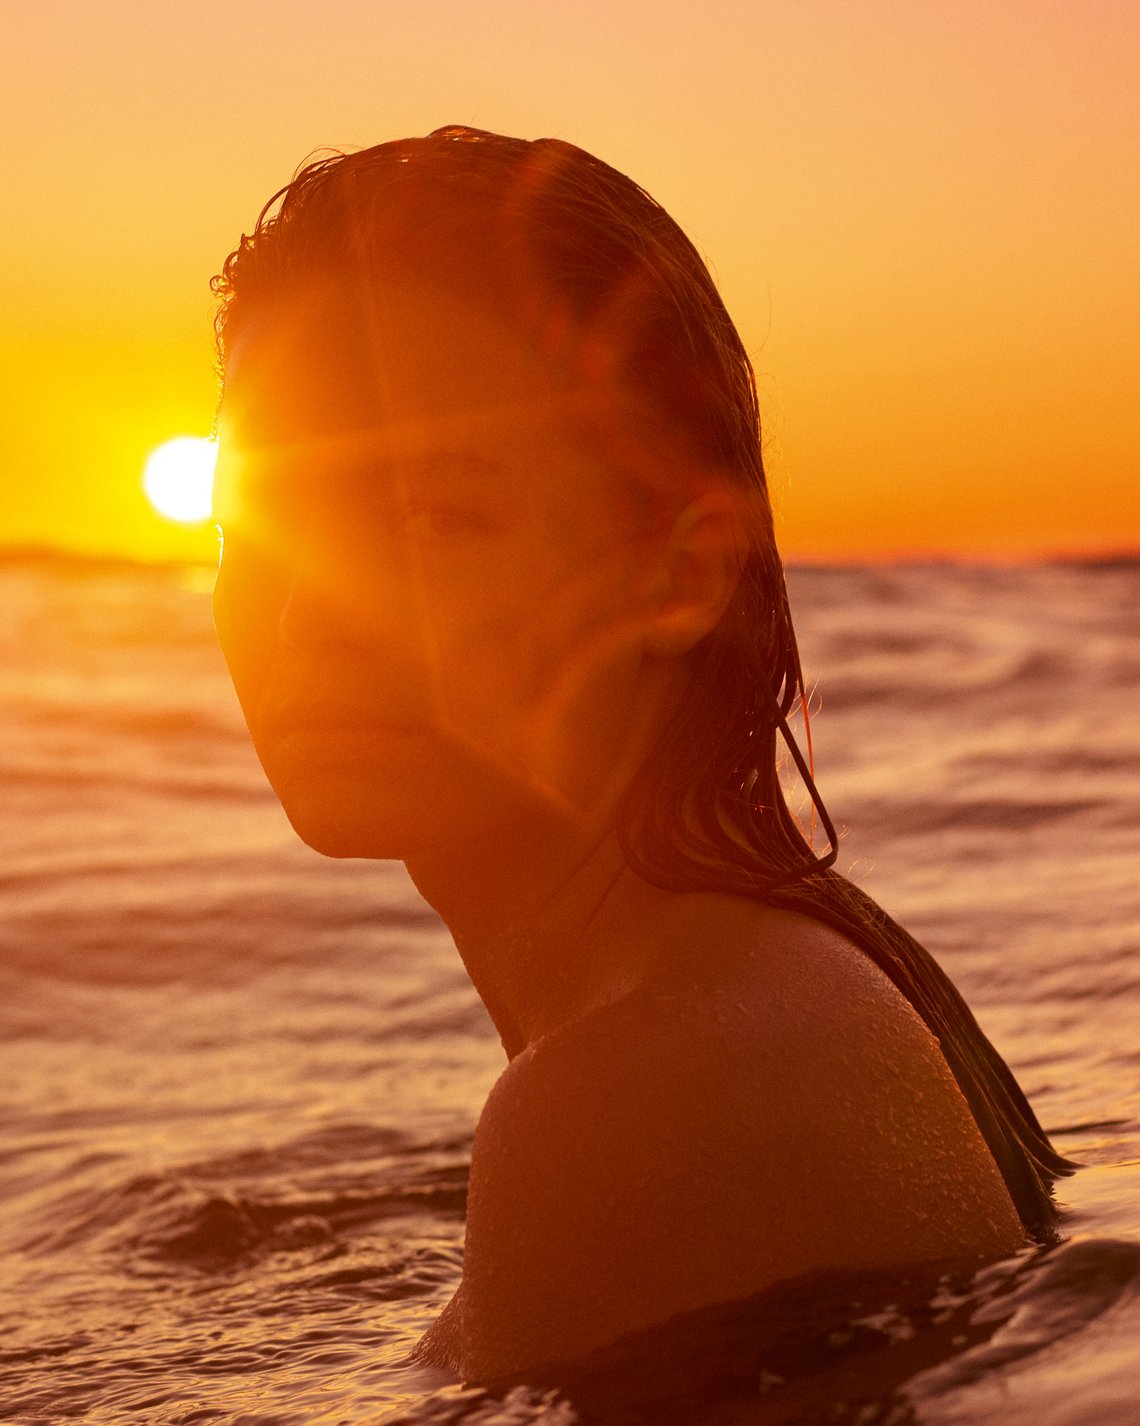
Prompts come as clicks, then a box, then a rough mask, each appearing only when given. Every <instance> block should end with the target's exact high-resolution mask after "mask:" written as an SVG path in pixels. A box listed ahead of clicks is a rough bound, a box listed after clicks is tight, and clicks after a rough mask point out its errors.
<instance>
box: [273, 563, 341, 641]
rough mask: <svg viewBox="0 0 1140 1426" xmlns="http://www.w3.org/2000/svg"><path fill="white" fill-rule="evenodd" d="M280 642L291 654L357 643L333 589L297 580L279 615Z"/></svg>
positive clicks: (289, 590)
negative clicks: (324, 588)
mask: <svg viewBox="0 0 1140 1426" xmlns="http://www.w3.org/2000/svg"><path fill="white" fill-rule="evenodd" d="M277 640H278V643H279V644H280V645H281V646H282V647H283V648H286V649H288V650H290V651H291V652H292V653H298V654H311V653H316V652H318V651H320V650H326V649H328V648H330V647H331V646H334V645H337V644H351V643H355V642H357V640H356V639H354V638H353V636H352V621H351V620H350V618H349V616H348V611H347V609H346V608H345V607H344V602H343V601H342V600H338V599H337V598H336V596H335V594H334V593H333V591H331V590H323V591H322V590H318V589H317V588H315V587H314V585H313V584H312V582H311V581H308V580H299V579H294V580H293V581H292V582H291V583H290V585H289V586H288V588H287V589H286V591H285V597H284V599H283V600H282V603H281V606H280V611H279V613H278V616H277Z"/></svg>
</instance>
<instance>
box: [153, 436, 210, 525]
mask: <svg viewBox="0 0 1140 1426" xmlns="http://www.w3.org/2000/svg"><path fill="white" fill-rule="evenodd" d="M217 460H218V443H217V441H211V440H207V439H206V438H205V437H204V436H176V437H175V438H174V440H172V441H165V442H164V443H163V444H162V445H161V446H159V447H158V448H157V449H156V450H154V451H152V452H151V455H150V457H149V459H148V460H147V463H146V469H145V470H144V471H143V489H144V490H145V491H146V495H147V499H148V500H149V501H150V503H151V504H152V505H153V506H154V508H155V509H156V510H157V511H158V513H159V514H160V515H165V517H166V518H167V519H168V520H177V521H179V522H180V523H181V524H184V525H197V524H200V523H201V522H202V521H203V520H208V519H209V518H210V511H211V509H212V508H213V499H214V466H215V465H216V464H217Z"/></svg>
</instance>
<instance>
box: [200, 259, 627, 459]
mask: <svg viewBox="0 0 1140 1426" xmlns="http://www.w3.org/2000/svg"><path fill="white" fill-rule="evenodd" d="M565 356H566V354H565V353H560V354H559V355H558V356H557V357H555V356H552V355H551V354H550V353H549V352H545V351H543V350H540V349H539V346H538V345H537V343H536V341H535V340H534V337H533V334H528V333H524V332H523V331H522V330H521V329H520V328H519V327H518V326H516V325H515V324H512V323H511V322H509V321H507V320H506V319H505V318H503V317H501V316H500V315H499V314H497V313H495V312H493V311H492V310H490V309H489V307H488V306H486V305H483V304H481V303H478V302H475V301H472V300H470V299H468V298H466V297H464V296H463V295H461V294H456V293H454V292H452V291H449V290H447V289H446V288H442V287H436V286H427V285H422V284H420V285H414V284H410V283H401V284H396V285H390V286H385V287H383V288H381V289H379V290H372V289H370V290H368V291H363V292H358V293H356V294H355V295H354V294H352V293H351V292H346V291H343V290H339V291H338V290H335V289H333V290H328V289H323V290H322V289H320V288H315V289H313V290H310V291H307V292H304V293H303V294H300V295H299V296H297V297H295V298H293V300H290V301H288V302H286V301H280V300H279V301H277V302H275V303H274V305H273V306H272V307H266V308H265V309H264V310H260V311H257V310H255V311H253V312H250V313H247V314H245V316H244V319H243V322H242V325H241V328H240V330H239V332H238V333H237V334H236V336H235V340H234V341H233V343H232V346H231V348H230V350H229V352H228V353H227V361H226V372H225V383H224V392H223V401H222V405H223V411H224V414H225V416H226V418H227V420H228V421H229V422H231V423H232V424H233V425H235V426H236V427H238V428H239V429H240V431H241V434H242V437H243V439H246V440H249V441H251V442H253V443H256V444H276V443H278V442H281V441H291V440H297V439H304V438H313V437H316V438H320V437H322V436H337V435H345V434H349V433H353V432H363V431H375V430H377V429H378V428H390V429H398V428H400V427H408V428H414V427H422V428H431V427H433V426H437V427H439V428H441V429H443V430H447V429H448V428H450V427H453V426H455V425H456V424H457V423H462V422H463V421H464V420H467V419H469V420H470V421H471V423H472V425H473V427H475V428H477V429H478V430H479V431H480V433H482V432H484V431H486V430H487V429H488V428H492V429H493V428H494V427H495V425H496V423H498V424H499V425H500V426H501V427H503V428H507V427H509V426H510V425H511V424H513V423H516V422H518V421H519V420H520V419H527V420H530V421H542V420H546V419H549V418H551V417H557V415H558V413H559V412H561V411H563V410H564V409H565V408H567V406H572V405H574V404H575V402H576V401H579V400H580V399H581V397H582V395H583V394H584V392H585V391H586V389H587V388H590V389H592V392H593V395H594V397H595V399H596V398H597V396H598V395H599V394H600V390H601V387H602V386H603V385H604V383H599V382H598V381H597V380H596V379H592V378H591V377H590V376H589V375H588V374H587V373H585V372H584V371H583V370H582V369H581V366H580V364H579V365H578V369H577V370H575V369H574V368H575V365H576V364H575V363H574V362H573V361H572V360H570V361H568V360H566V359H565Z"/></svg>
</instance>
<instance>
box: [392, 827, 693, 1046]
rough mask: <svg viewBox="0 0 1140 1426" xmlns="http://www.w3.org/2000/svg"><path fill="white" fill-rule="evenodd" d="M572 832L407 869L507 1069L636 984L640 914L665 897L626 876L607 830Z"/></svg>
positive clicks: (538, 835)
mask: <svg viewBox="0 0 1140 1426" xmlns="http://www.w3.org/2000/svg"><path fill="white" fill-rule="evenodd" d="M575 831H576V835H574V834H573V833H572V832H571V830H570V829H569V828H567V827H566V826H562V827H547V828H545V829H542V830H539V829H537V828H535V829H530V833H529V835H528V836H527V837H525V838H523V837H519V838H513V839H494V841H493V844H491V839H488V843H489V844H488V845H484V846H481V847H479V848H473V849H466V850H465V851H464V852H463V853H462V854H460V853H457V852H456V851H455V850H454V849H453V850H452V852H451V854H450V855H446V856H436V857H432V856H426V857H417V858H411V859H409V861H408V863H407V865H408V871H409V873H410V874H411V877H412V880H413V881H414V882H415V883H416V886H417V887H418V888H419V890H420V892H421V894H422V895H423V896H424V898H425V899H426V900H427V901H428V902H429V903H430V904H431V905H432V906H433V907H434V908H435V910H436V911H437V912H438V913H439V914H440V916H441V917H442V918H443V920H444V921H445V922H446V923H447V926H448V929H449V930H450V931H451V934H452V936H453V938H454V940H455V944H456V946H457V948H458V950H459V954H460V956H461V957H462V959H463V963H464V965H465V967H466V969H467V973H468V974H469V975H470V977H471V980H472V982H473V983H474V985H475V988H476V990H477V991H478V992H479V995H480V997H481V998H482V1000H483V1003H484V1005H486V1007H487V1010H488V1013H489V1014H490V1016H491V1019H492V1020H493V1021H494V1023H495V1028H496V1029H497V1030H498V1031H499V1035H500V1038H501V1039H502V1042H503V1046H504V1048H505V1050H506V1052H507V1054H508V1056H510V1057H511V1058H513V1057H514V1056H515V1055H517V1054H519V1053H520V1052H521V1051H522V1050H524V1049H525V1048H526V1047H527V1046H528V1045H530V1044H532V1043H534V1041H535V1040H537V1039H540V1038H541V1037H542V1036H544V1035H547V1034H549V1033H550V1032H551V1031H553V1030H556V1029H558V1027H559V1026H560V1025H562V1024H565V1023H568V1022H569V1021H571V1020H573V1019H576V1018H577V1017H578V1016H580V1015H582V1014H585V1013H587V1012H588V1011H589V1010H591V1009H593V1008H596V1007H597V1006H598V1005H601V1004H604V1003H606V1002H607V1001H609V1000H612V999H614V998H616V997H617V996H618V995H621V994H623V993H625V991H627V990H628V989H631V988H632V987H633V985H634V984H636V983H637V981H638V979H639V978H640V976H641V975H642V974H643V973H644V971H645V968H646V964H647V962H648V959H649V954H650V947H649V944H648V941H649V940H650V939H651V938H649V937H647V936H646V923H647V913H648V912H649V911H650V909H651V908H652V907H653V906H655V905H656V904H657V903H658V902H659V901H661V899H663V898H665V897H667V896H668V893H666V892H662V891H659V890H657V889H656V888H654V887H651V886H649V885H648V884H647V883H645V882H644V881H642V880H641V879H640V878H639V877H638V876H636V874H635V873H633V872H632V871H631V870H630V869H629V867H628V866H627V864H626V861H625V857H624V856H623V854H622V851H621V848H620V846H619V844H618V839H617V836H616V834H615V832H614V830H613V827H612V822H611V823H608V824H607V825H606V826H605V827H604V828H602V829H601V830H595V831H594V832H593V833H592V835H584V830H583V829H582V828H577V829H575Z"/></svg>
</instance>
